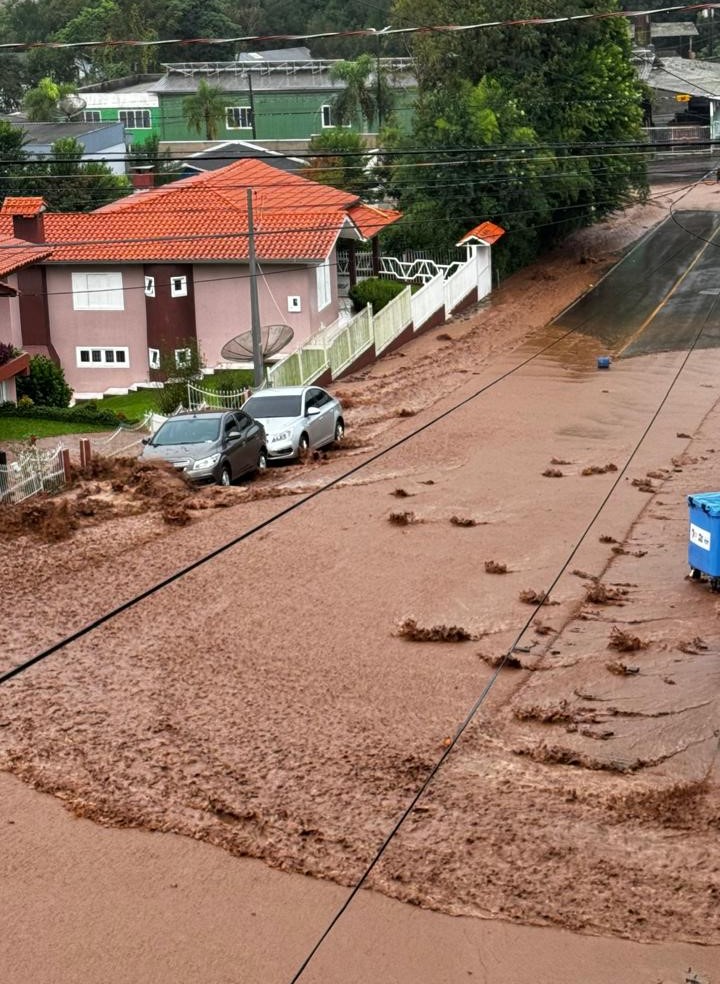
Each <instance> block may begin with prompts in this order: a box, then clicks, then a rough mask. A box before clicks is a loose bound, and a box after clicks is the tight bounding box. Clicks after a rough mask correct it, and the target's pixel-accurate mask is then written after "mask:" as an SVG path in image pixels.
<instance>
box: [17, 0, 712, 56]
mask: <svg viewBox="0 0 720 984" xmlns="http://www.w3.org/2000/svg"><path fill="white" fill-rule="evenodd" d="M715 6H716V5H715V4H714V3H701V4H690V5H681V6H671V7H655V8H653V9H649V10H610V11H604V12H598V13H591V14H571V15H563V16H551V17H525V18H519V19H518V18H516V19H511V20H494V21H482V22H478V23H476V24H435V25H423V26H413V27H389V28H388V29H387V30H385V31H383V36H384V37H392V36H395V35H411V34H421V35H422V34H461V33H465V32H468V31H483V30H489V29H492V28H515V27H557V26H562V25H568V24H572V23H580V22H583V21H600V20H613V19H617V18H628V19H637V18H639V17H647V16H650V15H652V14H665V13H672V12H675V13H679V12H690V11H698V10H706V9H711V8H714V7H715ZM375 37H377V31H375V30H373V29H371V28H357V29H354V30H345V31H321V32H317V33H315V34H271V35H256V34H254V35H253V34H249V35H243V36H238V37H226V38H164V39H155V40H140V39H126V40H107V39H105V40H88V41H7V42H4V43H3V44H0V54H1V53H12V52H14V51H32V50H33V49H35V48H49V49H60V50H63V49H65V50H74V49H76V48H121V47H131V48H162V47H168V46H171V45H180V46H183V45H184V46H193V45H204V46H205V45H207V46H215V45H227V44H250V43H252V44H268V43H276V42H279V41H316V40H321V39H325V38H375Z"/></svg>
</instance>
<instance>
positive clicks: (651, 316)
mask: <svg viewBox="0 0 720 984" xmlns="http://www.w3.org/2000/svg"><path fill="white" fill-rule="evenodd" d="M715 245H717V244H716V243H714V242H713V241H712V240H711V239H709V240H708V241H707V242H706V243H705V245H704V246H703V248H702V249H701V250H700V252H699V253H698V254H697V256H696V257H695V259H694V260H693V261H692V263H691V264H690V265H689V266H688V267H687V269H686V270H685V271H684V273H681V274H680V276H679V277H678V279H677V280H676V281H675V283H674V284H673V285H672V287H671V288H670V290H669V291H668V292H667V294H665V296H664V297H663V299H662V300H661V301H660V303H659V304H658V305H657V307H655V308H654V309H653V310H652V311H651V312H650V314H649V315H648V316H647V318H645V320H644V321H643V323H642V324H641V325H640V327H639V328H638V329H637V331H636V332H634V333H633V334H632V335H631V336H630V338H629V339H628V341H627V342H625V344H624V345H623V347H622V348H621V349H620V351H619V352H618V355H622V354H623V352H624V351H625V349H627V348H629V347H630V346H631V345H632V344H633V342H635V341H636V340H637V339H638V338H639V336H640V335H642V333H643V332H644V331H645V329H646V328H647V326H648V325H649V324H650V322H651V321H653V320H654V319H655V318H656V317H657V315H658V314H659V313H660V311H662V309H663V308H664V307H665V305H666V304H667V302H668V301H669V300H670V298H671V297H672V296H673V294H674V293H675V292H676V291H677V289H678V287H679V286H680V284H681V283H682V282H683V280H684V279H685V278H686V277H687V275H688V274H689V273H690V271H691V270H692V268H693V267H694V266H695V264H696V263H697V262H698V261H699V260H700V258H701V257H702V256H703V254H704V253H705V250H706V249H707V248H708V246H715Z"/></svg>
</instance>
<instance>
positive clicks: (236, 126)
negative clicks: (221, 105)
mask: <svg viewBox="0 0 720 984" xmlns="http://www.w3.org/2000/svg"><path fill="white" fill-rule="evenodd" d="M233 117H234V118H235V119H237V122H234V121H233ZM245 120H246V121H247V122H244V121H245ZM252 127H253V111H252V106H226V107H225V128H226V129H227V130H252Z"/></svg>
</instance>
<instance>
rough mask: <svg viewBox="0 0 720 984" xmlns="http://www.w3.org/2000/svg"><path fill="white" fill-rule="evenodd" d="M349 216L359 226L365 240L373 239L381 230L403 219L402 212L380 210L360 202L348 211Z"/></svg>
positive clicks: (386, 209)
mask: <svg viewBox="0 0 720 984" xmlns="http://www.w3.org/2000/svg"><path fill="white" fill-rule="evenodd" d="M348 215H349V216H350V218H351V219H352V221H353V222H354V223H355V225H356V226H357V228H358V230H359V232H360V234H361V235H362V236H363V237H364V238H365V239H371V238H372V237H373V236H376V235H377V234H378V233H379V232H380V230H381V229H384V228H385V227H386V226H389V225H392V223H393V222H397V220H398V219H399V218H401V217H402V212H396V211H394V210H393V209H391V208H378V207H377V206H376V205H365V204H364V203H362V202H360V203H359V204H358V205H353V206H352V207H351V208H350V209H349V210H348Z"/></svg>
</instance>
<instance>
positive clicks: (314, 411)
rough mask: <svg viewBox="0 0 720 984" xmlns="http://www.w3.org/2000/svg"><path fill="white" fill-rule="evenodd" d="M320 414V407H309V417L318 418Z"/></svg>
mask: <svg viewBox="0 0 720 984" xmlns="http://www.w3.org/2000/svg"><path fill="white" fill-rule="evenodd" d="M319 413H320V407H308V408H307V415H308V417H317V415H318V414H319Z"/></svg>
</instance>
